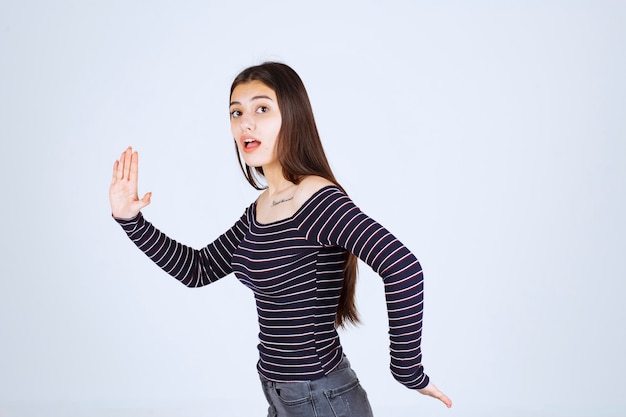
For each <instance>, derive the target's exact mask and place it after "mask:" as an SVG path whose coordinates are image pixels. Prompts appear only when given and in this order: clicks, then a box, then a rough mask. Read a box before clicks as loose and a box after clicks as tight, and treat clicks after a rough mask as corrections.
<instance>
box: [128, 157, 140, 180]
mask: <svg viewBox="0 0 626 417" xmlns="http://www.w3.org/2000/svg"><path fill="white" fill-rule="evenodd" d="M138 175H139V153H138V152H136V151H135V152H133V153H132V155H131V159H130V176H129V177H128V179H129V180H131V181H137V177H138Z"/></svg>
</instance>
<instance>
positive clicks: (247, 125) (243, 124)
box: [239, 115, 254, 132]
mask: <svg viewBox="0 0 626 417" xmlns="http://www.w3.org/2000/svg"><path fill="white" fill-rule="evenodd" d="M240 120H241V121H240V123H239V127H240V128H241V130H242V131H244V132H245V131H249V130H252V129H253V128H254V121H253V120H252V119H250V118H249V117H248V116H245V115H244V116H241V119H240Z"/></svg>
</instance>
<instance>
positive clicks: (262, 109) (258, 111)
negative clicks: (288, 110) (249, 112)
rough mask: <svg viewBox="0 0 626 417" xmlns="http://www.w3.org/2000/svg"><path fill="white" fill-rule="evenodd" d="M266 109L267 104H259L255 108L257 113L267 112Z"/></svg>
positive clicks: (267, 108)
mask: <svg viewBox="0 0 626 417" xmlns="http://www.w3.org/2000/svg"><path fill="white" fill-rule="evenodd" d="M268 111H270V108H269V107H267V106H260V107H259V108H258V109H256V112H257V113H267V112H268Z"/></svg>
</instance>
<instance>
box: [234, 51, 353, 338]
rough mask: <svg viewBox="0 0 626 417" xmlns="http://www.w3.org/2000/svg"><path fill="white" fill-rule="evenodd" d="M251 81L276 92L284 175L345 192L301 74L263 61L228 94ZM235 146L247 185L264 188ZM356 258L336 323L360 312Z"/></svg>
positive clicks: (349, 257)
mask: <svg viewBox="0 0 626 417" xmlns="http://www.w3.org/2000/svg"><path fill="white" fill-rule="evenodd" d="M251 81H260V82H262V83H263V84H265V85H267V86H268V87H269V88H271V89H272V90H274V92H275V93H276V99H277V100H278V107H279V109H280V114H281V118H282V124H281V127H280V132H279V133H278V138H277V145H276V153H277V157H278V161H279V162H280V165H281V166H282V169H283V176H284V177H285V179H287V180H288V181H291V182H292V183H294V184H299V183H300V181H302V179H303V178H304V177H306V176H307V175H317V176H320V177H323V178H326V179H327V180H328V181H330V182H332V183H333V184H335V185H336V186H337V187H339V188H340V189H341V190H342V191H344V192H345V190H344V189H343V187H342V186H341V185H340V184H339V182H338V181H337V180H336V179H335V175H334V174H333V172H332V170H331V168H330V164H329V163H328V159H327V158H326V154H325V153H324V148H323V147H322V141H321V140H320V136H319V133H318V131H317V125H316V124H315V118H314V117H313V108H312V107H311V102H310V101H309V96H308V94H307V92H306V89H305V88H304V83H303V82H302V80H301V79H300V76H299V75H298V74H297V73H296V72H295V71H294V70H293V69H292V68H291V67H289V66H288V65H285V64H282V63H279V62H265V63H263V64H261V65H256V66H253V67H249V68H247V69H245V70H243V71H242V72H241V73H240V74H239V75H237V77H235V80H234V81H233V84H232V85H231V87H230V95H231V97H232V94H233V91H234V90H235V87H237V86H238V85H240V84H244V83H247V82H251ZM235 150H236V152H237V160H238V161H239V166H240V167H241V170H242V172H243V174H244V176H245V177H246V179H247V180H248V182H249V183H250V185H252V186H253V187H254V188H256V189H257V190H262V189H264V188H265V186H264V185H263V184H262V183H261V181H260V179H261V177H262V176H263V168H261V167H256V168H252V167H250V166H248V164H246V163H245V162H242V158H241V155H240V154H239V149H238V148H237V145H236V144H235ZM357 261H358V258H357V257H356V256H355V255H353V254H352V253H349V252H347V253H346V262H345V265H344V269H343V286H342V288H341V296H340V297H339V305H338V307H337V315H336V317H335V324H336V325H337V326H341V327H345V325H346V323H347V322H350V323H352V324H356V323H358V322H359V314H358V311H357V308H356V304H355V300H354V291H355V288H356V278H357Z"/></svg>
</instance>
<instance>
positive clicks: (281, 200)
mask: <svg viewBox="0 0 626 417" xmlns="http://www.w3.org/2000/svg"><path fill="white" fill-rule="evenodd" d="M290 200H293V196H291V197H289V198H283V199H280V200H278V201H276V200H272V207H274V206H277V205H279V204H281V203H284V202H285V201H290Z"/></svg>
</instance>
